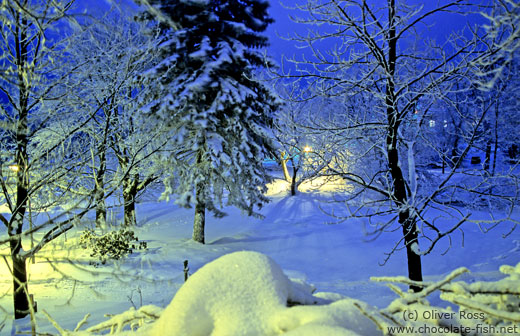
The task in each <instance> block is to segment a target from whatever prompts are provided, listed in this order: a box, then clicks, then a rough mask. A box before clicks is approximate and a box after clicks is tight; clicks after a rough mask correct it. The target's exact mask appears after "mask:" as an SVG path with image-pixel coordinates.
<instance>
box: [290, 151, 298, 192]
mask: <svg viewBox="0 0 520 336" xmlns="http://www.w3.org/2000/svg"><path fill="white" fill-rule="evenodd" d="M291 163H292V166H293V173H292V177H291V196H294V195H296V192H297V191H298V185H297V184H296V178H297V175H298V170H299V169H298V167H297V166H296V164H295V162H294V160H293V159H291Z"/></svg>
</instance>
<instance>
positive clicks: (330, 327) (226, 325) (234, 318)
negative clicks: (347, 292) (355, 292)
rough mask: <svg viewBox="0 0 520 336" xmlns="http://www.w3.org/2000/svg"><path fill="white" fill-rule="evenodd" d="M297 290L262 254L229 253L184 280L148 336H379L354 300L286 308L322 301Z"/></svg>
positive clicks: (247, 252)
mask: <svg viewBox="0 0 520 336" xmlns="http://www.w3.org/2000/svg"><path fill="white" fill-rule="evenodd" d="M301 288H302V287H301V284H296V285H293V284H292V283H291V281H290V280H289V279H288V278H287V276H286V275H285V274H284V273H283V271H282V269H281V268H280V267H279V266H278V265H277V264H276V263H275V262H274V261H273V260H272V259H271V258H269V257H267V256H266V255H263V254H261V253H258V252H252V251H240V252H234V253H231V254H227V255H225V256H222V257H220V258H218V259H217V260H215V261H213V262H211V263H208V264H206V265H205V266H203V267H202V268H201V269H200V270H199V271H197V272H196V273H195V274H194V275H193V276H192V277H190V278H189V279H188V281H187V282H186V283H185V284H184V285H183V286H182V287H181V288H180V289H179V291H178V292H177V294H176V295H175V297H174V298H173V300H172V302H171V303H170V305H169V306H168V307H167V308H166V309H165V310H164V312H163V313H162V315H161V317H160V318H159V320H158V321H157V322H156V323H155V324H154V325H153V326H152V327H151V328H150V331H149V332H148V335H149V336H162V335H168V334H169V335H186V336H190V335H213V336H220V335H280V334H284V335H285V334H287V335H316V333H318V332H326V333H327V335H331V336H334V335H357V333H355V332H353V331H352V330H348V329H347V328H349V327H352V328H354V329H356V330H357V331H361V332H363V334H365V335H378V334H380V332H378V331H377V329H376V328H375V326H374V325H373V324H372V323H371V322H370V320H369V319H368V318H366V317H365V316H363V315H362V314H361V313H360V311H359V310H358V309H357V308H356V307H355V306H354V305H353V302H355V301H354V300H352V299H343V300H340V301H338V302H334V303H332V304H330V305H320V306H316V305H314V306H295V307H291V308H288V307H287V305H286V303H287V302H288V301H290V302H301V303H307V304H313V303H315V302H323V301H324V300H323V299H320V298H318V297H312V296H311V295H310V294H309V293H305V292H303V291H301Z"/></svg>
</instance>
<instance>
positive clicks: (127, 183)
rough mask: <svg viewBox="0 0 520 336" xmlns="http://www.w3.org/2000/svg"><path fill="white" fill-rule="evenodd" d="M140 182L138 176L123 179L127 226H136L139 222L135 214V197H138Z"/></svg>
mask: <svg viewBox="0 0 520 336" xmlns="http://www.w3.org/2000/svg"><path fill="white" fill-rule="evenodd" d="M138 184H139V177H138V176H133V177H129V178H126V179H125V180H124V181H123V202H124V204H123V213H124V226H125V227H130V226H135V225H136V224H137V220H136V215H135V199H136V197H137V186H138Z"/></svg>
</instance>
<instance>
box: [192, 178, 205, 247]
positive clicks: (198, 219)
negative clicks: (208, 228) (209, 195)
mask: <svg viewBox="0 0 520 336" xmlns="http://www.w3.org/2000/svg"><path fill="white" fill-rule="evenodd" d="M195 193H196V204H195V219H194V220H193V240H194V241H196V242H198V243H201V244H204V243H205V241H204V225H205V222H206V205H205V204H204V200H203V187H202V186H201V185H197V187H196V191H195Z"/></svg>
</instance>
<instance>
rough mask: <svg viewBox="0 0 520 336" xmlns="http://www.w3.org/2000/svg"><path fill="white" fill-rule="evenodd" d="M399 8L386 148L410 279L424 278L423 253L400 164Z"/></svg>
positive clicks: (391, 9) (391, 12) (391, 15)
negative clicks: (397, 93) (397, 97)
mask: <svg viewBox="0 0 520 336" xmlns="http://www.w3.org/2000/svg"><path fill="white" fill-rule="evenodd" d="M395 17H396V10H395V0H390V1H389V6H388V19H389V20H388V21H389V26H390V28H389V32H388V64H389V74H388V77H387V83H386V93H385V96H386V98H385V99H386V113H387V120H388V129H387V136H386V148H387V153H388V167H389V170H390V174H391V176H392V186H393V188H392V190H393V191H392V196H393V201H394V203H395V204H396V205H397V207H398V208H399V223H400V224H401V226H402V228H403V236H404V243H405V246H406V255H407V259H408V277H409V278H410V280H414V281H422V266H421V256H420V255H418V254H416V253H415V252H414V249H413V248H412V244H417V248H418V244H419V242H418V240H417V224H416V222H415V220H414V218H413V217H412V216H411V215H410V212H409V210H408V209H407V208H406V203H407V194H406V183H405V180H404V177H403V172H402V170H401V167H400V164H399V152H398V150H397V142H398V141H397V140H398V130H399V126H400V123H401V119H400V116H399V112H398V111H397V110H396V106H397V104H396V102H395V98H394V97H395V84H394V75H395V65H396V61H397V38H396V30H395V26H396V22H395ZM410 288H411V289H412V290H413V291H415V292H417V291H420V290H421V288H420V287H416V286H410Z"/></svg>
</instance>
